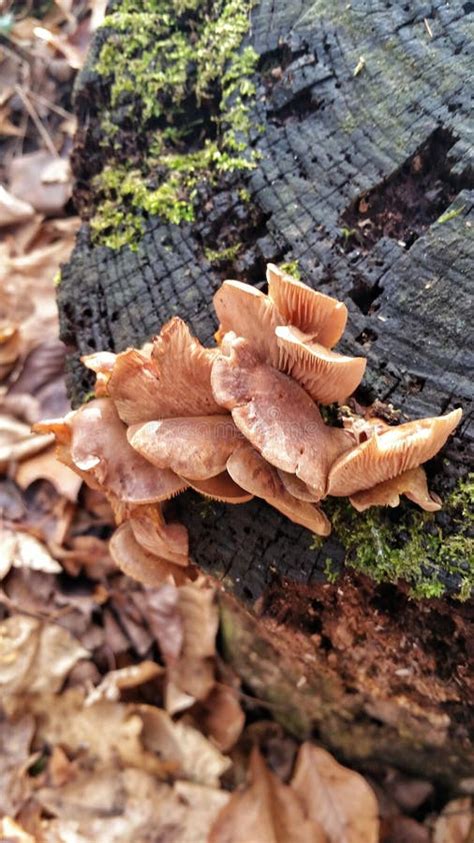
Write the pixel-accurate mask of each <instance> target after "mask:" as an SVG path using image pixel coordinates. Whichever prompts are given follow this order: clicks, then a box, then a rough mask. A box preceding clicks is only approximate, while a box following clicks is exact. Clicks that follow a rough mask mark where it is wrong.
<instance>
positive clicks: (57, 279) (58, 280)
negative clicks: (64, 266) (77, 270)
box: [53, 269, 61, 287]
mask: <svg viewBox="0 0 474 843" xmlns="http://www.w3.org/2000/svg"><path fill="white" fill-rule="evenodd" d="M60 283H61V270H60V269H58V271H57V273H56V275H55V276H54V278H53V284H54V286H55V287H59V285H60Z"/></svg>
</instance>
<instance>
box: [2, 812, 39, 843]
mask: <svg viewBox="0 0 474 843" xmlns="http://www.w3.org/2000/svg"><path fill="white" fill-rule="evenodd" d="M0 835H1V839H2V841H8V843H36V840H35V838H34V837H32V836H31V834H28V832H26V831H25V830H24V829H23V828H21V826H19V825H18V823H16V822H15V820H14V819H12V817H3V819H1V820H0Z"/></svg>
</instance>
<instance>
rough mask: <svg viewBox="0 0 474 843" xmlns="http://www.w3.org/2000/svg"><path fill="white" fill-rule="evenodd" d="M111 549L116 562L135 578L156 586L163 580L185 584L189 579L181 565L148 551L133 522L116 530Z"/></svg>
mask: <svg viewBox="0 0 474 843" xmlns="http://www.w3.org/2000/svg"><path fill="white" fill-rule="evenodd" d="M109 550H110V555H111V557H112V559H113V560H114V562H115V564H116V565H117V566H118V567H119V568H120V570H121V571H123V573H124V574H128V576H129V577H133V578H134V579H135V580H138V581H139V582H142V583H143V584H144V585H147V586H150V587H152V588H153V587H155V586H159V585H163V582H166V581H168V582H171V583H174V584H175V585H183V584H184V583H185V582H187V581H188V580H189V576H187V572H186V573H185V571H184V569H183V568H182V567H180V566H179V565H173V564H172V562H168V561H167V560H166V559H160V557H159V556H155V555H154V554H152V553H149V552H148V551H146V550H145V549H144V548H143V547H142V546H141V545H140V544H139V543H138V542H137V540H136V538H135V536H134V534H133V530H132V527H131V524H130V523H129V522H128V521H126V522H125V523H124V524H121V526H120V527H119V528H118V529H117V530H116V531H115V533H114V534H113V536H112V538H111V539H110V542H109Z"/></svg>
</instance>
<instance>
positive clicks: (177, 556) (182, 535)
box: [129, 504, 189, 567]
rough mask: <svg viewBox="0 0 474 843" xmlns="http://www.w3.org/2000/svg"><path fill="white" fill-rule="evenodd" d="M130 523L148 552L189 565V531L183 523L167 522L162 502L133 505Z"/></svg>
mask: <svg viewBox="0 0 474 843" xmlns="http://www.w3.org/2000/svg"><path fill="white" fill-rule="evenodd" d="M129 523H130V526H131V528H132V531H133V535H134V537H135V539H136V541H137V542H138V544H139V545H140V546H141V547H142V548H143V549H144V550H146V551H147V552H148V553H152V554H153V555H154V556H159V557H160V558H161V559H164V560H166V561H167V562H172V563H173V564H174V565H181V566H184V567H186V565H188V563H189V558H188V557H189V539H188V531H187V529H186V527H185V526H184V525H183V524H176V523H171V524H167V523H166V522H165V519H164V517H163V514H162V512H161V506H160V504H154V505H146V506H134V507H132V508H131V511H130V513H129Z"/></svg>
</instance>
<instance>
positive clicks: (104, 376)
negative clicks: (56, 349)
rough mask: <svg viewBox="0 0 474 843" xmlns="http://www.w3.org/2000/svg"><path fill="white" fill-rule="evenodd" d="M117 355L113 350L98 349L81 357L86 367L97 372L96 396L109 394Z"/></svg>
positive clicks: (101, 396)
mask: <svg viewBox="0 0 474 843" xmlns="http://www.w3.org/2000/svg"><path fill="white" fill-rule="evenodd" d="M116 360H117V355H116V354H113V352H111V351H96V352H95V353H94V354H85V355H84V357H81V363H83V364H84V366H85V367H86V369H90V370H91V371H92V372H95V375H96V379H95V389H94V391H95V397H96V398H103V397H104V396H106V395H107V394H108V383H109V380H110V376H111V374H112V372H113V368H114V366H115V362H116Z"/></svg>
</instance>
